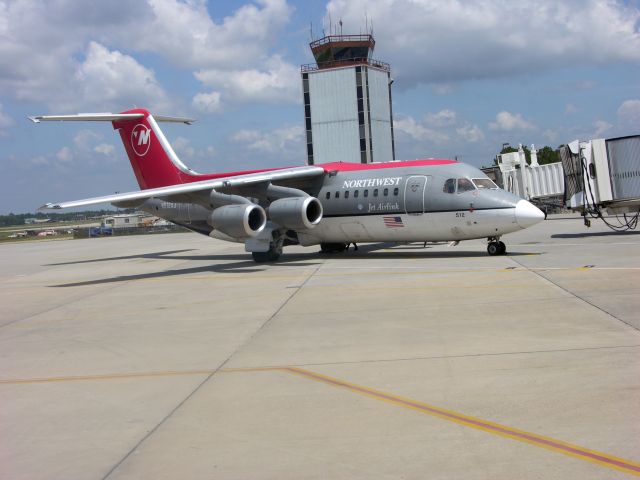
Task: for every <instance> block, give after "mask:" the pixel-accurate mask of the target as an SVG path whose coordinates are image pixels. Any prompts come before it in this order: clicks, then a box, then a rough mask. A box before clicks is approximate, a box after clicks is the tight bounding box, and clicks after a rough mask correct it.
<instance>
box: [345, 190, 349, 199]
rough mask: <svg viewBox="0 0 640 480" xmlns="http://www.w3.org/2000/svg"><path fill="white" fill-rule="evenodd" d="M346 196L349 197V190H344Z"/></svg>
mask: <svg viewBox="0 0 640 480" xmlns="http://www.w3.org/2000/svg"><path fill="white" fill-rule="evenodd" d="M344 198H349V190H347V191H346V192H344Z"/></svg>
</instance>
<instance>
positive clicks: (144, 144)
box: [112, 108, 197, 190]
mask: <svg viewBox="0 0 640 480" xmlns="http://www.w3.org/2000/svg"><path fill="white" fill-rule="evenodd" d="M122 113H124V114H126V113H141V114H143V115H144V117H142V118H136V119H132V120H128V119H127V120H115V121H113V122H112V123H113V128H114V129H116V130H118V131H119V132H120V138H121V139H122V143H123V144H124V148H125V150H126V151H127V155H128V156H129V160H130V161H131V166H132V167H133V171H134V173H135V175H136V179H137V180H138V185H140V188H141V189H143V190H144V189H146V188H156V187H164V186H167V185H176V184H180V183H185V182H189V181H193V180H194V179H193V176H195V175H197V174H196V173H195V172H194V171H193V170H191V169H190V168H188V167H187V166H186V165H185V164H183V163H182V162H181V161H180V159H179V158H178V156H177V155H176V153H175V152H174V151H173V148H171V145H170V144H169V142H168V141H167V139H166V137H165V136H164V134H163V133H162V131H161V130H160V127H159V126H158V124H157V122H156V120H155V119H154V118H153V115H151V114H150V113H149V111H148V110H145V109H143V108H136V109H133V110H128V111H126V112H122Z"/></svg>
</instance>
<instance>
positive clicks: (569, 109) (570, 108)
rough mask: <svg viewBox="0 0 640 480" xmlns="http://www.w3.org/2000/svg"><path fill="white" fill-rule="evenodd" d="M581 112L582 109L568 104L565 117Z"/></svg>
mask: <svg viewBox="0 0 640 480" xmlns="http://www.w3.org/2000/svg"><path fill="white" fill-rule="evenodd" d="M579 111H580V109H579V108H578V107H576V106H575V105H574V104H572V103H567V105H566V106H565V107H564V114H565V115H572V114H574V113H577V112H579Z"/></svg>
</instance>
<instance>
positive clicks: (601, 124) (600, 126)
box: [593, 120, 613, 137]
mask: <svg viewBox="0 0 640 480" xmlns="http://www.w3.org/2000/svg"><path fill="white" fill-rule="evenodd" d="M593 126H594V127H595V131H594V133H593V135H594V136H595V137H600V136H601V135H602V134H603V133H604V132H606V131H607V130H611V128H612V127H613V125H611V124H610V123H608V122H605V121H604V120H597V121H596V122H595V123H594V124H593Z"/></svg>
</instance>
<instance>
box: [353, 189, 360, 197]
mask: <svg viewBox="0 0 640 480" xmlns="http://www.w3.org/2000/svg"><path fill="white" fill-rule="evenodd" d="M359 193H360V190H356V191H355V192H353V198H358V195H359Z"/></svg>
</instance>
